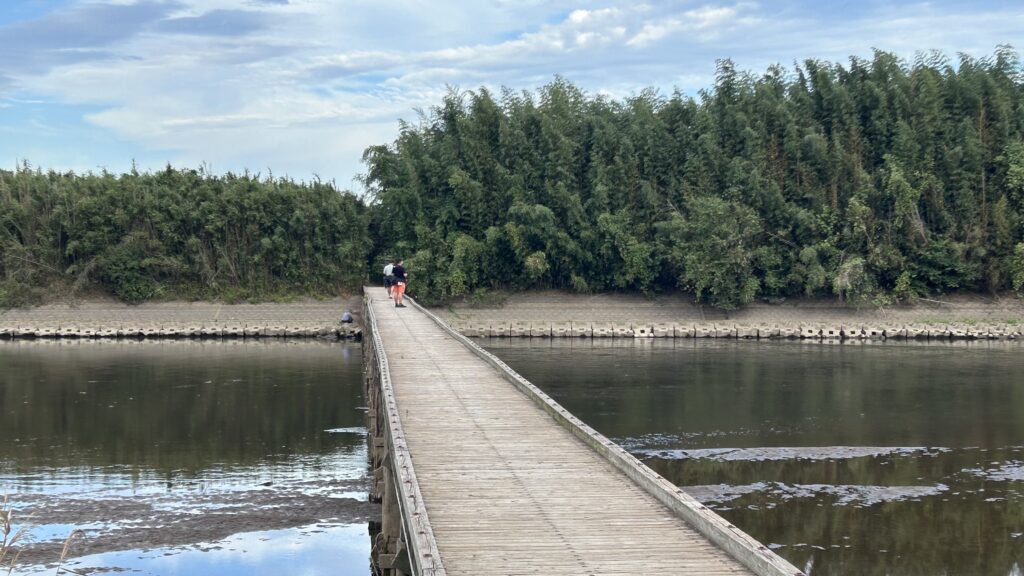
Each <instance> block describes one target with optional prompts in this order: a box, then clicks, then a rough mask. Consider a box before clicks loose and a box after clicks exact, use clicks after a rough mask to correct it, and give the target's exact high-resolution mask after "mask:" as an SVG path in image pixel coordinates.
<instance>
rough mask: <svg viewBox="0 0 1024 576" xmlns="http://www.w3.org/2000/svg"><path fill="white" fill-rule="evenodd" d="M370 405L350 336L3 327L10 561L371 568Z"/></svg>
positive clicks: (218, 570) (0, 349)
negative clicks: (178, 336)
mask: <svg viewBox="0 0 1024 576" xmlns="http://www.w3.org/2000/svg"><path fill="white" fill-rule="evenodd" d="M364 410H365V408H364V401H363V392H362V363H361V356H360V348H359V344H352V343H332V344H328V343H320V342H316V343H310V342H301V343H298V342H265V341H260V342H253V341H251V340H247V341H227V342H209V341H196V340H173V341H172V340H162V341H141V342H140V341H123V340H122V341H78V340H67V341H38V342H30V341H13V342H0V439H2V441H0V498H2V497H3V496H4V495H7V497H8V498H9V502H8V504H7V505H8V507H10V508H11V509H13V511H14V523H15V528H16V529H20V528H22V527H25V528H27V529H28V531H27V532H26V533H25V538H24V539H23V541H22V544H27V546H26V547H24V549H23V551H22V553H21V555H20V556H19V557H18V559H17V562H16V563H15V567H14V570H13V574H18V575H20V574H37V573H46V574H53V573H54V565H55V563H56V562H57V561H58V560H59V558H60V554H61V549H62V547H63V544H64V542H65V539H66V538H67V537H68V535H69V534H71V533H72V532H73V531H74V530H76V529H77V530H82V532H80V533H76V534H77V535H76V537H75V538H73V540H72V544H71V556H72V557H71V558H70V559H69V560H67V561H65V562H64V567H66V568H70V569H72V570H75V571H76V572H78V573H83V574H84V573H89V574H98V573H114V572H119V571H130V572H132V573H134V574H152V575H160V576H168V575H192V574H222V575H233V574H239V575H241V574H245V575H252V574H266V575H274V576H279V575H281V574H298V573H304V574H332V575H340V576H354V575H358V576H366V575H367V574H369V560H368V559H369V546H370V542H369V537H368V535H367V522H368V521H369V520H371V519H376V518H377V517H379V507H378V506H376V505H373V504H370V503H369V502H367V491H368V487H369V479H368V471H367V460H366V438H365V434H366V430H365V411H364ZM7 560H8V561H10V560H11V558H10V557H9V558H8V559H7ZM4 566H5V568H6V562H5V564H4ZM0 572H6V570H0Z"/></svg>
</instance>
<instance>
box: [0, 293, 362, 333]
mask: <svg viewBox="0 0 1024 576" xmlns="http://www.w3.org/2000/svg"><path fill="white" fill-rule="evenodd" d="M346 310H348V311H350V312H351V313H352V315H353V316H354V317H355V321H354V322H352V323H344V324H343V323H341V322H340V321H339V320H340V317H341V314H342V313H343V312H344V311H346ZM359 310H360V307H359V298H358V297H355V298H354V299H353V298H335V299H331V300H323V301H320V300H317V301H303V302H295V303H285V304H276V303H274V304H218V303H209V302H165V303H151V304H141V305H137V306H129V305H126V304H120V303H114V302H85V303H81V304H77V305H66V304H60V305H47V306H38V307H34V308H25V309H13V310H5V311H2V312H0V339H4V338H5V339H11V338H282V337H283V338H327V339H353V338H359V337H360V336H361V335H362V328H361V322H360V318H359Z"/></svg>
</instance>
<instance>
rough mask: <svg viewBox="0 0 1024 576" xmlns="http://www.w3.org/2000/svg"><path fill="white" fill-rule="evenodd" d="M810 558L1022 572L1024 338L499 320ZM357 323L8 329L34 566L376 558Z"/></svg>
mask: <svg viewBox="0 0 1024 576" xmlns="http://www.w3.org/2000/svg"><path fill="white" fill-rule="evenodd" d="M482 342H483V343H484V344H485V345H486V346H487V347H488V348H489V349H490V350H492V351H494V352H495V353H497V354H498V355H499V356H500V357H501V358H502V359H504V360H505V361H506V362H508V363H509V364H510V365H511V366H512V367H513V368H515V369H516V370H518V371H520V372H521V373H522V374H523V375H524V376H526V377H527V378H529V379H530V380H531V381H533V382H534V383H535V384H537V385H538V386H540V387H541V388H542V389H544V390H545V391H546V392H547V393H549V394H550V395H551V396H553V397H554V398H555V399H556V400H557V401H559V402H560V403H562V404H563V405H565V406H566V407H567V408H569V409H570V410H571V411H572V412H574V413H575V414H577V415H578V416H580V417H581V418H582V419H583V420H584V421H586V422H588V423H589V424H591V425H593V426H594V427H595V428H597V429H598V430H599V431H601V432H602V433H604V434H605V435H607V436H609V437H611V438H613V439H614V440H616V441H617V442H619V443H621V444H623V445H624V446H626V447H627V448H628V449H629V450H630V451H631V452H633V453H634V454H635V455H637V456H638V457H639V458H641V459H642V460H643V461H644V462H646V463H647V464H648V465H649V466H651V467H652V468H654V469H655V470H656V471H658V472H659V473H661V474H663V475H665V476H666V477H668V478H669V479H670V480H672V481H673V482H675V483H676V484H678V485H680V486H684V487H685V488H686V489H687V490H688V491H690V493H691V494H693V495H694V496H696V497H697V498H698V499H700V500H701V501H703V502H705V503H706V504H707V505H708V506H710V507H712V508H713V509H715V510H717V511H718V512H719V513H720V514H722V515H723V516H725V517H726V518H727V519H728V520H729V521H731V522H733V523H735V524H736V525H738V526H739V527H741V528H742V529H743V530H745V531H747V532H748V533H750V534H751V535H752V536H754V537H755V538H757V539H758V540H760V541H762V542H765V543H766V544H768V545H769V546H771V547H772V548H773V549H775V550H776V552H778V553H779V554H780V555H782V556H783V557H785V558H786V559H788V560H790V561H791V562H793V563H794V564H796V565H797V566H798V567H800V568H801V569H803V570H805V571H806V572H808V573H809V574H811V575H812V576H820V575H833V574H834V575H840V574H858V575H883V574H885V575H892V576H899V575H926V574H927V575H933V574H957V575H979V576H980V575H986V576H987V575H992V576H1021V574H1022V570H1021V567H1022V566H1024V417H1022V416H1021V415H1022V414H1024V346H1022V345H1020V344H1017V343H999V342H971V343H958V344H949V343H942V344H915V343H892V342H888V343H869V344H861V343H858V342H854V343H844V344H829V343H820V342H812V343H809V342H737V341H724V340H582V339H579V340H562V339H555V340H538V339H534V340H485V341H482ZM361 378H362V376H361V358H360V348H359V344H351V343H330V344H329V343H320V342H315V343H311V342H280V341H275V342H265V341H260V342H253V341H251V340H246V341H225V342H209V341H196V340H173V341H143V342H138V341H77V340H72V341H39V342H28V341H13V342H0V416H2V418H0V439H2V441H0V496H3V495H4V494H6V495H7V496H8V497H9V498H10V500H9V504H8V506H9V507H11V508H13V510H14V512H15V523H16V525H18V526H26V527H28V528H29V530H28V532H27V539H26V540H25V542H26V543H28V544H29V546H28V547H27V548H26V549H25V550H24V552H23V554H22V555H21V556H20V557H19V558H18V561H17V563H16V565H15V569H14V571H13V574H18V575H21V574H38V573H47V574H52V573H53V572H54V563H55V562H56V561H57V560H58V558H59V557H60V552H61V547H62V546H63V543H64V540H65V538H66V537H67V536H68V534H71V533H72V532H73V531H74V530H82V532H81V533H80V534H81V537H76V538H75V539H74V540H73V542H72V552H71V557H70V558H69V559H68V560H67V561H66V562H65V564H64V566H65V567H68V568H71V569H73V570H76V571H77V572H79V573H91V574H97V573H107V572H114V571H126V570H127V571H132V572H133V573H136V574H149V575H154V576H155V575H159V576H171V575H185V574H189V575H190V574H202V573H217V574H227V575H232V574H247V575H248V574H267V575H280V574H291V573H305V574H337V575H341V576H355V575H358V576H366V575H367V574H368V573H369V568H368V560H367V558H368V556H369V538H368V535H367V523H368V522H369V521H370V520H373V519H375V518H377V517H378V515H379V507H378V506H376V505H373V504H370V503H368V502H367V497H366V494H367V489H368V486H369V475H368V470H367V462H366V438H365V428H364V426H365V411H364V410H365V402H364V399H363V392H362V382H361Z"/></svg>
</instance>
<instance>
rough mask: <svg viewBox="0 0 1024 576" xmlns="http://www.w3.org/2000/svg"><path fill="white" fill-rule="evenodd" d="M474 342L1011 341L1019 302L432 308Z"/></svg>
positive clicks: (574, 299)
mask: <svg viewBox="0 0 1024 576" xmlns="http://www.w3.org/2000/svg"><path fill="white" fill-rule="evenodd" d="M432 311H433V312H434V313H435V314H437V315H438V316H440V317H441V318H443V319H444V320H445V321H447V322H448V323H449V324H451V325H452V326H453V327H454V328H455V329H456V330H459V331H460V332H462V333H463V334H465V335H466V336H471V337H480V338H488V337H490V338H507V337H532V338H549V337H551V338H560V337H582V338H734V339H752V340H753V339H768V338H771V339H813V340H843V341H846V340H883V339H911V340H914V339H917V340H1015V339H1020V338H1022V337H1024V302H1022V301H1021V300H1020V299H1018V298H1015V297H1012V296H1010V297H1004V298H985V297H980V296H957V297H950V298H947V299H944V300H943V301H941V302H939V301H931V300H929V301H925V300H920V301H918V303H917V304H915V305H913V306H894V307H887V308H863V307H862V308H857V307H853V306H843V305H841V304H838V303H837V302H835V301H829V300H800V301H797V302H793V303H781V304H762V303H757V304H752V305H750V306H747V307H746V308H744V309H743V310H739V311H734V312H731V313H725V312H723V311H721V310H716V309H714V308H711V307H707V306H702V305H699V304H694V303H693V302H692V300H689V299H687V298H686V297H683V296H660V297H656V298H645V297H643V296H634V295H607V294H603V295H576V294H564V293H558V292H532V293H526V294H517V295H514V296H512V297H510V298H509V299H508V300H507V301H505V302H504V303H503V304H501V305H500V306H490V307H480V306H470V305H468V304H461V305H460V304H454V305H449V306H446V307H444V308H435V309H433V310H432Z"/></svg>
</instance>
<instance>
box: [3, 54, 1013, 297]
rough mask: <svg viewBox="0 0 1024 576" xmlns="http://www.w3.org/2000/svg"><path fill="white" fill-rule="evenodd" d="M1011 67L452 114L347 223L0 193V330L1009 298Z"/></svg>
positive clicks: (251, 208)
mask: <svg viewBox="0 0 1024 576" xmlns="http://www.w3.org/2000/svg"><path fill="white" fill-rule="evenodd" d="M1022 81H1024V77H1022V68H1021V64H1020V61H1019V60H1018V56H1017V54H1016V53H1015V52H1014V51H1013V50H1012V49H1011V48H1008V47H1000V48H998V49H997V50H996V51H995V52H994V53H993V54H992V55H991V56H989V57H986V58H980V59H978V58H971V57H967V56H961V57H959V58H957V59H955V60H951V59H949V58H947V57H946V56H944V55H942V54H938V53H928V54H923V55H920V56H919V57H917V58H916V59H914V60H913V62H905V61H901V60H900V59H898V58H897V57H895V56H894V55H892V54H889V53H886V52H876V53H875V54H874V56H873V58H872V59H870V60H867V59H860V58H851V59H850V60H849V62H848V63H846V64H845V65H844V64H838V63H830V62H823V61H815V60H809V61H806V62H804V63H803V64H801V65H798V66H794V67H793V68H792V69H786V68H783V67H781V66H773V67H771V68H769V69H768V70H767V71H765V72H764V73H762V74H759V75H758V74H753V73H747V72H741V71H738V70H736V68H735V66H734V64H733V63H732V62H730V61H728V60H724V61H720V62H719V63H718V67H717V74H716V79H715V83H714V85H713V86H712V87H710V88H709V89H707V90H706V91H704V92H701V93H700V94H699V95H698V96H697V97H696V98H691V97H688V96H686V95H684V94H681V93H679V92H675V93H672V94H671V95H662V94H659V93H658V92H657V91H654V90H645V91H642V92H640V93H639V94H637V95H634V96H631V97H627V98H623V99H620V100H616V99H612V98H608V97H605V96H601V95H591V94H587V93H586V92H584V91H583V90H581V89H579V88H578V87H576V86H574V85H573V84H571V83H570V82H568V81H566V80H564V79H561V78H556V79H555V80H554V81H553V82H551V83H550V84H548V85H546V86H544V87H542V88H541V89H539V90H537V91H536V92H515V91H512V90H509V89H505V90H503V91H501V93H500V94H493V93H491V92H490V91H488V90H486V89H482V88H481V89H479V90H476V91H467V92H463V91H458V90H455V89H452V90H450V91H449V93H448V95H447V96H446V97H445V98H444V100H443V102H442V103H441V104H440V105H439V106H436V107H434V108H432V109H430V110H429V111H427V112H423V113H421V114H420V115H419V117H418V118H417V120H416V121H415V122H412V123H402V124H401V126H400V128H401V129H400V134H399V136H398V138H397V139H396V140H395V141H394V142H391V143H388V144H381V145H378V146H372V147H370V148H368V149H367V150H366V152H365V153H364V156H363V160H364V162H365V165H366V174H365V176H364V178H365V185H366V188H367V190H368V193H367V194H366V195H365V196H364V197H362V198H360V197H356V196H354V195H352V194H350V193H347V192H339V191H338V190H336V189H335V188H334V187H333V186H332V185H329V184H324V183H320V182H314V183H295V182H292V181H290V180H283V179H276V180H275V179H273V178H265V179H260V178H258V177H255V176H252V175H248V174H247V175H241V176H238V175H231V174H229V175H226V176H223V177H217V176H211V175H209V174H206V173H205V172H203V171H195V170H175V169H171V168H168V169H167V170H165V171H161V172H157V173H146V174H139V173H137V172H135V171H133V172H131V173H129V174H124V175H121V176H113V175H110V174H106V173H104V174H99V175H93V174H88V175H74V174H58V173H52V172H51V173H42V172H40V171H37V170H31V169H28V168H27V167H22V168H20V169H18V170H15V171H13V172H2V173H0V305H4V304H6V305H12V304H17V303H19V302H22V301H26V300H30V299H31V297H32V293H33V291H39V290H42V289H44V288H45V287H48V286H54V285H57V286H63V287H66V288H68V289H71V290H78V289H80V288H83V287H90V286H91V287H99V288H102V289H103V290H106V291H108V292H111V293H113V294H115V295H117V296H118V297H120V298H122V299H124V300H127V301H141V300H145V299H148V298H153V297H161V296H167V297H181V296H189V295H191V296H194V297H225V296H229V297H230V296H233V297H236V298H237V297H243V298H244V297H249V298H259V297H267V296H268V295H274V294H289V293H290V294H308V293H315V294H323V293H330V292H331V291H332V290H335V289H337V287H338V286H339V285H340V286H345V287H350V288H354V287H356V286H358V284H359V283H360V282H363V281H366V280H367V279H371V280H373V281H376V273H377V270H378V269H379V267H380V266H381V264H382V261H383V259H385V258H389V257H396V258H404V259H405V260H406V264H407V266H406V267H407V268H408V269H409V270H410V271H411V274H412V282H411V284H410V291H411V292H412V293H413V294H414V295H416V296H419V297H421V299H425V300H427V301H434V302H437V301H443V300H446V299H451V298H457V297H463V296H479V295H481V294H486V293H487V292H489V291H495V290H527V289H534V288H554V289H562V290H571V291H577V292H600V291H639V292H644V293H659V292H671V291H679V290H682V291H685V292H688V293H692V294H694V295H695V296H696V298H697V299H699V300H702V301H705V302H708V303H711V304H713V305H715V306H719V307H721V308H725V309H733V308H737V307H740V306H743V305H744V304H746V303H748V302H750V301H752V300H753V299H755V298H763V299H768V300H773V299H782V298H787V297H797V296H834V297H838V298H840V299H843V300H847V301H852V302H857V303H873V304H886V303H890V302H894V301H904V300H912V299H913V298H915V297H919V296H925V295H930V294H937V293H945V292H951V291H991V292H999V291H1004V290H1016V291H1018V292H1024V100H1022V89H1024V82H1022Z"/></svg>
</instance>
